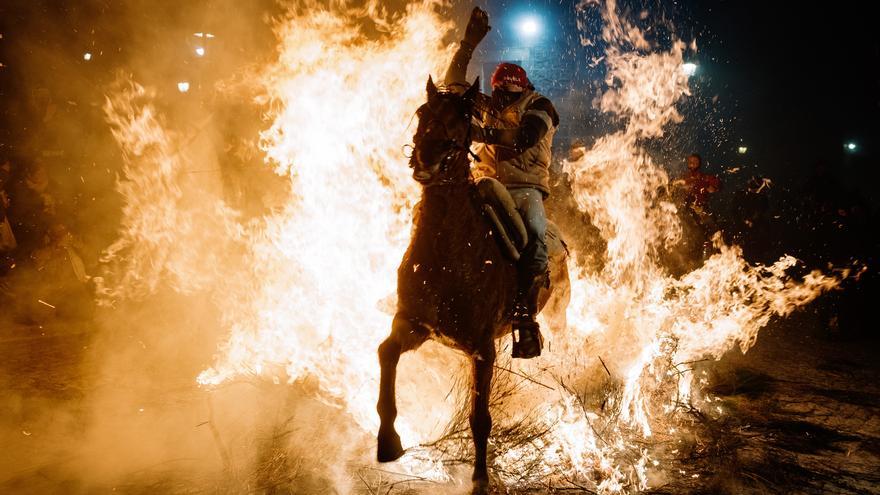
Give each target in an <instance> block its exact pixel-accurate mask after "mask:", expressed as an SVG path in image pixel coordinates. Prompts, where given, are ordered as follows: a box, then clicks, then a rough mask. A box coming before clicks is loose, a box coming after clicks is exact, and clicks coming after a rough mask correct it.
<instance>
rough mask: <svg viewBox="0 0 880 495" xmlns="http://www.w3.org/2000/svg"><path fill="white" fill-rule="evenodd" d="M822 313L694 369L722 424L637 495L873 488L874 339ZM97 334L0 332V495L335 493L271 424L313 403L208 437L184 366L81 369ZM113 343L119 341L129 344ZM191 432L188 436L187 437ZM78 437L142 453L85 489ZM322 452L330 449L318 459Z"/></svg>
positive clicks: (288, 433)
mask: <svg viewBox="0 0 880 495" xmlns="http://www.w3.org/2000/svg"><path fill="white" fill-rule="evenodd" d="M821 309H822V307H821V306H819V307H814V308H810V309H807V310H805V311H802V312H799V313H796V314H795V315H793V316H791V317H790V318H788V319H786V320H782V321H776V322H773V323H772V324H771V325H770V326H769V327H768V328H765V329H764V330H762V332H761V334H760V335H759V338H758V342H757V344H756V345H755V347H754V348H752V349H751V350H750V351H749V352H748V353H747V354H745V355H743V354H741V353H739V352H731V353H729V354H728V355H726V356H725V357H724V358H723V359H722V360H721V361H719V362H714V363H701V364H700V366H701V367H702V369H705V370H706V371H707V372H708V376H709V377H710V385H709V390H710V391H711V393H712V394H714V395H717V396H718V397H719V398H720V399H721V400H720V401H718V402H717V403H718V404H719V406H718V407H720V408H722V409H723V410H724V414H721V415H718V416H712V417H710V416H707V415H701V414H699V413H696V412H694V413H693V414H692V416H693V427H692V430H693V432H694V436H693V438H692V439H691V441H689V442H684V443H683V444H682V445H681V447H680V448H678V449H675V450H674V454H670V457H669V458H667V459H664V465H665V466H667V468H666V469H667V471H668V473H667V474H666V475H665V476H663V477H662V481H661V482H660V483H655V484H654V485H653V486H652V487H651V488H650V490H649V492H650V493H730V494H734V493H808V494H813V493H816V494H819V493H840V494H850V493H852V494H855V493H880V474H878V473H880V414H878V413H880V373H878V370H880V361H878V359H877V358H876V351H877V349H878V346H877V343H878V339H877V338H876V337H875V336H873V335H871V334H869V333H865V332H863V333H860V334H857V335H856V334H851V333H847V332H846V331H845V330H840V329H834V328H835V325H834V321H833V320H831V321H830V320H829V318H828V317H827V316H824V315H827V314H830V313H829V312H827V311H826V312H823V311H822V310H821ZM829 323H830V325H829ZM96 332H97V327H96V323H95V322H94V321H89V320H85V321H78V322H65V321H62V320H58V319H51V318H50V319H48V320H47V321H46V322H45V323H43V324H36V323H34V324H25V323H20V322H19V323H13V322H8V321H7V322H6V323H3V324H2V331H0V355H2V356H3V360H2V361H0V390H2V391H3V392H2V393H3V397H4V399H3V402H2V405H3V407H2V409H0V440H2V444H3V445H4V448H3V449H0V493H108V492H119V493H245V492H246V493H335V492H338V491H340V490H343V488H340V487H338V486H337V487H330V486H327V485H326V483H324V484H323V486H322V482H321V481H320V479H311V480H310V474H309V473H308V472H304V471H303V469H301V466H299V465H297V463H296V456H295V455H292V454H291V452H290V446H291V445H294V444H298V445H300V447H298V448H305V449H308V447H309V446H308V445H305V446H302V445H301V444H302V443H303V442H302V440H303V439H304V438H307V437H309V436H311V435H327V434H330V433H328V431H329V430H327V428H330V426H328V425H316V426H314V428H313V429H312V430H309V431H302V430H297V431H292V430H290V429H285V428H284V425H285V424H287V423H290V422H291V420H293V421H294V422H295V418H293V417H294V416H296V415H297V414H302V413H303V411H305V410H307V409H310V408H311V409H315V408H319V407H325V406H322V405H318V404H314V403H310V402H308V401H304V400H302V399H301V398H293V396H292V395H290V394H288V396H287V397H286V398H284V399H283V400H281V402H280V403H278V404H271V405H270V406H269V407H267V409H273V408H274V409H273V410H274V411H275V412H274V413H273V414H275V416H276V417H273V418H271V421H269V422H266V423H263V425H265V424H271V425H274V426H272V427H271V428H269V429H268V430H267V429H266V427H265V426H258V427H256V429H251V430H248V431H252V432H253V431H258V432H260V433H259V435H257V436H258V438H256V439H253V438H251V439H247V438H238V437H235V436H224V435H228V433H227V432H226V431H221V430H223V429H222V428H216V427H215V424H216V423H215V422H214V421H213V419H214V418H213V410H212V409H211V404H210V403H208V404H207V406H206V403H205V397H204V396H205V394H204V391H200V390H198V389H197V388H196V387H194V386H193V385H192V383H191V377H192V376H193V372H194V369H189V368H185V367H184V368H181V369H174V367H173V365H171V364H170V363H171V362H172V360H169V361H168V363H166V364H168V367H165V366H164V365H163V366H159V367H157V368H156V369H152V370H144V372H145V374H147V375H151V374H152V375H153V377H154V378H155V379H154V380H152V381H150V380H147V381H142V382H135V383H127V384H121V383H115V382H113V379H112V378H109V377H107V376H106V374H105V373H104V372H103V371H101V370H100V369H95V368H94V367H92V366H90V365H89V363H90V362H91V361H92V360H93V359H94V355H95V354H94V353H98V352H104V351H106V349H107V346H108V345H114V344H110V343H108V342H107V341H105V340H102V339H99V338H97V336H96ZM196 333H198V332H196ZM119 338H124V339H128V340H130V339H131V336H127V337H119ZM193 338H194V337H193ZM136 340H137V339H136ZM111 342H112V340H111ZM129 343H130V344H132V345H134V346H135V347H138V346H140V345H143V346H144V349H146V348H147V347H150V346H153V347H155V344H156V343H155V342H150V341H149V340H147V339H144V341H141V342H134V343H131V342H129ZM212 346H213V343H212V344H210V346H209V347H212ZM159 347H161V346H159ZM102 348H103V350H101V349H102ZM204 357H205V358H208V357H209V353H206V355H205V356H204ZM122 359H124V360H127V359H129V358H126V357H124V356H123V357H122ZM107 387H123V388H124V387H128V388H130V389H131V390H132V391H133V392H132V393H131V394H126V395H124V396H122V397H121V398H114V401H113V403H112V404H102V403H101V402H100V401H98V402H97V404H98V406H97V409H96V406H95V404H96V402H95V401H94V400H86V399H92V398H95V397H98V396H100V392H101V390H102V389H104V388H107ZM156 387H161V388H163V390H155V388H156ZM280 387H283V385H282V386H280ZM145 390H150V392H151V393H150V394H148V395H149V397H150V400H149V401H147V403H146V404H141V403H139V402H138V400H139V399H138V397H139V396H143V394H144V391H145ZM281 395H284V394H281ZM86 404H88V406H86ZM217 407H218V408H220V407H222V405H218V406H217ZM144 408H146V409H147V413H149V410H157V409H158V410H160V411H162V413H163V414H165V415H168V414H171V411H175V413H174V414H177V415H178V416H180V415H183V416H185V418H184V419H183V420H182V422H183V423H184V424H185V425H186V428H188V433H186V434H185V435H182V436H181V438H180V440H179V443H180V445H179V449H178V450H177V451H176V452H174V453H173V454H172V453H168V452H164V451H160V450H155V449H154V448H153V444H152V443H151V442H150V441H149V440H144V438H148V437H138V436H134V434H133V433H131V432H130V431H129V430H131V431H136V430H139V431H140V434H143V433H144V432H145V431H146V434H147V435H149V430H150V429H151V428H158V427H160V426H161V425H162V424H163V423H162V422H161V421H163V420H160V419H156V418H154V419H152V420H146V419H145V420H144V422H143V423H142V424H137V421H138V420H137V419H132V418H137V417H138V414H141V412H142V411H143V409H144ZM117 409H118V410H117ZM137 409H140V411H138V410H137ZM282 409H283V410H288V411H291V414H292V415H293V416H291V417H286V418H280V419H279V418H278V417H277V411H278V410H282ZM129 410H130V411H129ZM181 411H186V412H181ZM187 415H188V416H187ZM107 417H111V418H124V420H123V421H124V423H120V424H119V425H117V426H113V428H115V429H118V432H117V433H112V432H111V434H110V435H109V436H108V437H107V438H106V439H98V440H95V439H94V438H92V437H90V436H89V437H88V438H83V437H84V436H88V435H91V434H86V433H85V432H86V431H87V430H88V429H89V425H92V424H94V422H96V421H102V420H103V418H107ZM177 419H180V418H177ZM342 421H343V422H344V419H342ZM330 423H332V421H331V422H330ZM334 428H335V427H334ZM241 431H245V430H241ZM344 431H345V429H344V428H342V429H340V430H336V431H335V434H344ZM193 432H195V433H193ZM166 434H167V433H166ZM172 434H173V433H172ZM157 435H159V433H157ZM192 435H197V436H198V441H193V440H187V439H186V438H185V437H187V438H188V437H189V436H192ZM87 440H88V441H93V442H96V443H97V445H98V446H103V447H102V448H105V449H107V450H108V451H110V452H114V451H115V452H127V451H129V450H132V449H141V450H144V451H149V455H148V454H143V455H142V457H141V458H135V459H129V460H128V462H127V463H126V464H125V465H124V467H123V466H116V467H114V466H109V467H108V466H107V465H105V464H106V463H103V462H102V463H101V466H100V468H96V472H95V473H94V479H95V480H101V481H95V482H90V481H89V480H90V479H92V478H93V477H92V474H91V473H89V472H88V471H87V469H88V468H87V466H89V459H88V458H87V457H88V455H89V454H88V451H85V453H84V451H83V450H81V449H77V448H76V446H77V443H78V442H84V441H87ZM172 441H173V439H172ZM129 442H134V443H136V444H137V445H127V443H129ZM162 442H164V443H168V442H169V440H168V439H167V438H165V439H163V440H162ZM255 442H257V443H259V446H261V447H262V448H258V449H252V450H254V451H255V452H258V454H255V455H256V457H255V458H250V459H247V460H242V459H238V460H236V459H234V456H235V455H234V452H235V451H236V448H237V447H236V445H249V446H251V447H253V446H254V443H255ZM305 443H306V444H307V443H308V442H305ZM352 443H353V444H356V443H359V442H352ZM114 449H116V450H114ZM230 452H232V454H230ZM335 454H336V452H328V453H327V455H328V458H329V457H332V455H335ZM358 456H360V458H364V459H368V458H369V457H370V453H369V452H358V453H357V455H356V456H355V457H358ZM84 457H86V458H84ZM83 466H86V467H85V468H84V467H83ZM255 466H256V467H255ZM84 469H86V471H85V472H84V471H83V470H84ZM182 473H186V474H185V475H182ZM218 473H219V474H218ZM181 476H183V478H181ZM231 478H234V479H235V482H231V481H230V479H231ZM368 485H369V484H368V483H364V484H362V485H360V484H358V483H353V484H352V485H350V491H353V492H363V493H368V492H370V493H372V491H371V489H370V488H368ZM388 486H390V485H386V487H388ZM306 487H308V488H306ZM425 490H428V491H430V492H431V493H434V492H436V485H434V486H433V487H432V486H429V485H427V484H422V483H418V482H411V483H405V484H398V485H395V486H393V487H392V488H391V489H390V490H389V491H390V492H391V493H416V492H419V493H421V492H423V491H425ZM441 491H442V490H441ZM455 491H456V492H458V491H460V489H457V490H455ZM511 492H512V491H511ZM382 493H385V492H384V491H383V492H382ZM529 493H536V492H534V491H530V492H529ZM566 493H573V491H572V490H566ZM584 493H587V492H586V491H585V492H584Z"/></svg>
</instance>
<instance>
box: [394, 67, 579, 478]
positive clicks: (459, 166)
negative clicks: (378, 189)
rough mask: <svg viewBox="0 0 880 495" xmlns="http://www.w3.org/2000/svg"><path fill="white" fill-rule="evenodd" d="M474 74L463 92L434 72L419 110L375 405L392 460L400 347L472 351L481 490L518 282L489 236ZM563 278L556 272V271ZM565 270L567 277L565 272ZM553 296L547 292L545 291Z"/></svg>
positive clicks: (473, 424)
mask: <svg viewBox="0 0 880 495" xmlns="http://www.w3.org/2000/svg"><path fill="white" fill-rule="evenodd" d="M478 83H479V79H478V80H477V81H476V82H474V84H473V85H472V86H471V87H470V88H469V89H468V90H467V91H465V92H464V94H462V95H458V94H456V93H452V92H445V91H438V89H437V88H436V87H435V86H434V83H433V81H432V80H431V79H430V77H429V78H428V85H427V92H428V99H427V103H425V104H424V105H422V106H421V107H420V108H419V110H418V112H417V116H418V119H419V124H418V129H417V131H416V134H415V137H414V149H413V154H412V157H411V159H410V161H411V167H412V168H413V178H414V179H415V180H416V181H418V182H419V183H420V184H421V185H422V199H421V202H420V206H419V209H418V211H417V212H416V215H415V222H414V224H415V226H414V231H413V235H412V238H411V241H410V245H409V248H408V249H407V251H406V254H404V256H403V260H402V261H401V263H400V267H399V268H398V271H397V297H398V303H397V313H396V314H395V316H394V320H393V323H392V325H391V335H390V336H389V337H388V338H387V339H385V341H384V342H382V344H381V345H380V346H379V362H380V364H381V366H382V376H381V384H380V388H379V403H378V405H377V410H378V412H379V416H380V418H381V425H380V427H379V435H378V450H377V457H378V460H379V461H380V462H389V461H393V460H396V459H398V458H400V457H401V456H402V455H403V453H404V450H403V448H402V446H401V444H400V437H399V436H398V434H397V431H396V430H395V429H394V420H395V418H396V417H397V406H396V404H395V380H396V373H397V363H398V361H399V359H400V355H401V354H402V353H404V352H406V351H410V350H415V349H417V348H418V347H419V346H420V345H421V344H422V343H424V342H425V341H426V340H427V339H429V338H433V339H436V340H438V341H440V342H442V343H444V344H446V345H448V346H450V347H453V348H455V349H458V350H460V351H462V352H464V353H465V354H466V355H467V356H469V357H470V360H471V366H472V368H473V383H472V387H471V408H470V425H471V431H472V433H473V440H474V448H475V450H476V452H475V454H476V456H475V461H474V472H473V477H472V479H473V481H474V487H475V490H476V491H480V490H483V489H485V488H486V487H488V484H489V475H488V471H487V465H486V445H487V442H488V439H489V432H490V430H491V429H492V418H491V416H490V414H489V393H490V387H491V382H492V372H493V367H494V363H495V339H497V338H499V337H502V336H504V335H506V334H508V333H510V323H511V322H510V318H511V313H512V309H513V303H514V297H515V293H516V288H517V269H516V267H515V266H514V264H513V263H512V262H511V261H510V260H508V259H507V258H505V256H504V254H503V253H502V251H501V248H500V247H499V245H498V243H497V242H496V240H495V239H494V238H493V233H492V231H491V229H490V226H489V224H488V223H487V221H486V219H485V218H484V216H483V212H482V209H481V204H480V203H479V200H478V199H477V195H476V192H475V190H474V187H473V180H472V178H471V172H470V159H469V156H468V155H469V151H470V144H471V138H470V121H471V115H472V113H473V109H474V101H475V97H476V95H477V87H478ZM563 261H564V260H563ZM560 268H561V269H562V270H563V272H564V263H563V266H562V267H559V266H555V267H551V272H552V271H553V270H554V269H555V270H557V271H558V270H559V269H560ZM559 278H560V277H559V276H558V274H557V276H556V277H553V274H552V273H551V279H554V280H556V279H559ZM563 278H564V281H565V282H567V280H568V279H567V272H566V273H565V274H564V276H563ZM548 297H549V293H548V294H546V295H545V297H542V300H543V301H544V302H546V301H547V299H548Z"/></svg>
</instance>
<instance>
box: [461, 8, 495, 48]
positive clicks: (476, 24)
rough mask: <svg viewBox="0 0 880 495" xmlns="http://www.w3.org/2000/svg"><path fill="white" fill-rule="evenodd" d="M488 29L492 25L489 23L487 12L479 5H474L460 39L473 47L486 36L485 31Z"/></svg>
mask: <svg viewBox="0 0 880 495" xmlns="http://www.w3.org/2000/svg"><path fill="white" fill-rule="evenodd" d="M490 29H492V26H490V25H489V14H487V13H486V11H485V10H483V9H481V8H479V7H474V10H473V11H472V12H471V19H470V20H469V21H468V25H467V29H465V32H464V39H463V40H461V41H462V43H467V44H468V45H470V46H472V47H475V46H477V44H479V43H480V41H482V40H483V38H484V37H486V33H488V32H489V30H490Z"/></svg>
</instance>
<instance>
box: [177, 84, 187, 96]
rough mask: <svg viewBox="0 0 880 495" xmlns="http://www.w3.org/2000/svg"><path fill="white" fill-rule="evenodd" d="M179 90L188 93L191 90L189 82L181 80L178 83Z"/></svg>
mask: <svg viewBox="0 0 880 495" xmlns="http://www.w3.org/2000/svg"><path fill="white" fill-rule="evenodd" d="M177 90H178V91H180V92H181V93H186V92H187V91H189V83H188V82H187V81H180V82H179V83H177Z"/></svg>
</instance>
